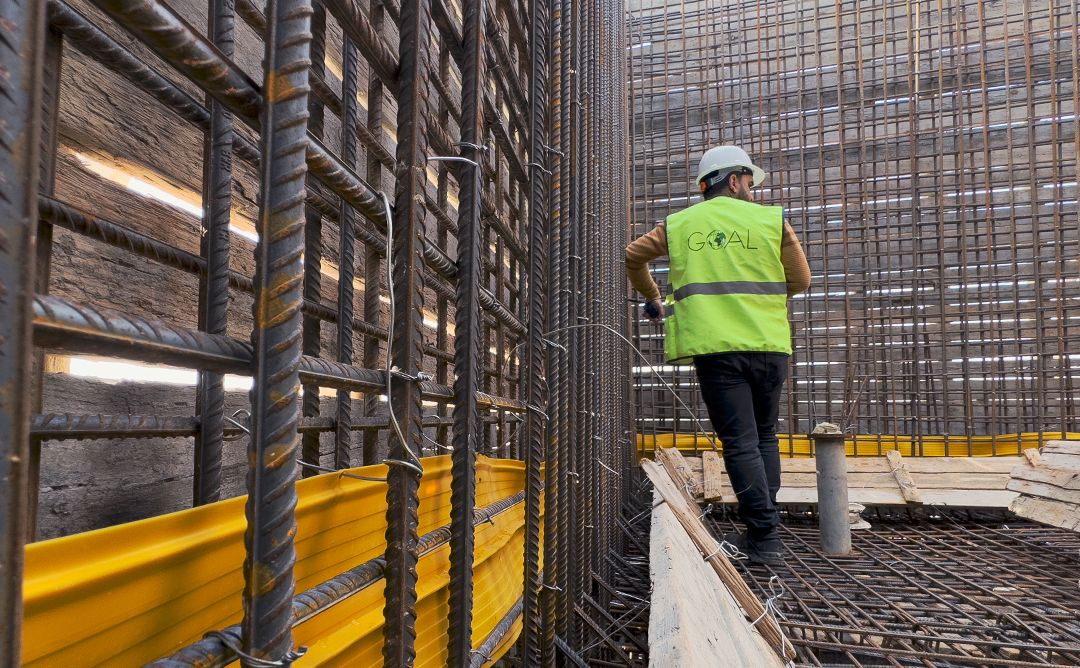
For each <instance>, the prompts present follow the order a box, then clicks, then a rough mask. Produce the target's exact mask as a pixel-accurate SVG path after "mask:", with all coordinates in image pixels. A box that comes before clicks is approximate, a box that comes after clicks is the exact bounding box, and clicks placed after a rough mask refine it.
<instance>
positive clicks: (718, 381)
mask: <svg viewBox="0 0 1080 668" xmlns="http://www.w3.org/2000/svg"><path fill="white" fill-rule="evenodd" d="M788 359H789V357H788V355H786V354H784V353H718V354H715V355H703V356H701V357H695V358H694V366H695V368H696V369H697V376H698V382H699V383H700V384H701V394H702V397H703V398H704V399H705V405H706V406H707V407H708V409H709V419H710V420H711V421H712V425H713V431H715V432H716V435H717V436H718V437H719V438H720V441H721V442H722V443H723V446H724V465H725V466H726V468H727V473H728V479H729V480H730V481H731V486H732V488H733V489H734V491H735V495H736V496H737V497H738V499H739V517H740V518H742V521H743V522H744V523H745V524H746V530H747V533H748V534H749V535H750V537H751V538H753V539H754V540H764V539H767V538H771V537H772V536H773V535H774V534H775V532H776V527H777V526H778V525H779V524H780V517H779V516H778V515H777V512H776V492H777V491H778V490H779V489H780V447H779V446H780V441H779V439H777V437H776V421H777V418H778V417H779V414H780V392H781V390H782V389H783V388H784V381H785V380H787V375H788Z"/></svg>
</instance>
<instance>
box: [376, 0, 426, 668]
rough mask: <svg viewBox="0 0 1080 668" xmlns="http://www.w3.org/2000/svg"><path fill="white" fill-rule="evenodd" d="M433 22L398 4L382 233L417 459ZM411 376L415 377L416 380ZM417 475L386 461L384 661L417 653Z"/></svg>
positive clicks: (407, 457)
mask: <svg viewBox="0 0 1080 668" xmlns="http://www.w3.org/2000/svg"><path fill="white" fill-rule="evenodd" d="M430 25H431V15H430V4H429V2H428V0H405V1H404V2H402V3H401V18H400V21H399V30H398V32H399V34H400V42H399V45H398V58H399V63H400V65H399V70H398V80H397V82H396V83H397V90H398V113H397V133H398V144H397V163H396V169H395V176H396V177H397V184H396V187H395V190H394V212H393V218H394V220H395V222H396V225H393V227H394V233H393V235H390V236H392V237H393V238H392V239H388V240H387V262H389V263H390V266H391V271H392V276H393V283H394V284H393V286H392V289H391V291H390V292H391V294H390V299H391V300H392V301H393V309H394V314H395V317H394V318H391V320H395V322H391V323H390V326H389V330H390V337H391V339H390V347H389V353H388V354H389V356H390V361H391V363H392V366H393V367H395V368H396V369H397V373H399V374H400V377H399V378H398V379H396V381H395V379H394V376H395V375H396V374H395V372H394V371H391V372H390V373H389V374H388V377H387V383H388V384H390V385H391V387H390V388H389V392H388V393H387V394H388V397H387V398H388V400H389V402H390V406H389V408H390V414H391V420H392V421H393V422H394V425H395V426H394V429H392V430H391V433H390V457H391V459H393V460H397V461H398V462H415V461H416V457H417V456H418V454H419V453H420V452H421V445H420V439H421V438H422V436H423V425H422V424H421V421H420V420H421V399H420V383H419V382H417V380H419V373H420V370H421V366H420V365H421V361H422V359H423V344H424V331H423V321H422V310H423V307H424V294H423V283H424V280H423V272H421V267H423V266H424V264H423V262H424V256H423V244H422V243H421V240H422V239H423V235H424V208H423V204H422V202H423V198H424V184H425V182H426V180H427V177H426V173H425V170H426V159H427V138H426V136H425V133H424V125H425V119H426V116H427V108H428V106H427V94H426V93H427V71H426V70H427V67H426V66H427V59H428V45H429V39H428V31H429V29H430ZM414 379H416V380H414ZM419 489H420V476H419V475H418V474H417V473H416V472H415V471H413V470H412V467H411V466H408V465H403V464H397V465H393V466H391V467H390V471H389V473H388V475H387V491H386V504H387V507H386V606H385V608H384V609H383V619H384V625H383V636H384V638H385V642H384V644H383V660H384V661H385V662H386V664H387V665H390V666H411V665H412V664H413V661H414V660H415V658H416V649H415V644H416V562H417V558H418V555H417V547H416V541H417V535H416V532H417V523H418V518H417V508H418V506H419V503H420V498H419Z"/></svg>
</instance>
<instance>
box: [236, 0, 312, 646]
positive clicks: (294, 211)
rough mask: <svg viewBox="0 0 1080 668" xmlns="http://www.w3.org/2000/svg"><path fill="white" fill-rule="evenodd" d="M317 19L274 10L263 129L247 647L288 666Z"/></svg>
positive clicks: (296, 8)
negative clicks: (313, 34) (309, 128)
mask: <svg viewBox="0 0 1080 668" xmlns="http://www.w3.org/2000/svg"><path fill="white" fill-rule="evenodd" d="M312 12H313V10H312V6H311V2H310V0H270V2H269V3H268V5H267V19H268V22H269V25H268V28H267V35H266V59H265V63H266V84H265V90H266V91H267V94H268V95H267V101H266V104H264V105H262V110H261V112H262V117H261V122H260V125H261V127H262V128H263V133H262V136H261V142H260V149H261V150H260V152H261V153H262V156H263V160H262V163H261V165H260V167H261V170H260V172H261V173H260V175H259V185H260V191H261V193H262V203H261V206H260V208H259V221H258V225H257V229H258V232H259V238H260V239H261V242H260V243H259V245H258V247H257V249H256V259H257V262H256V270H255V299H254V301H253V303H252V316H253V319H254V329H253V332H252V337H251V339H252V357H251V359H252V371H253V376H254V382H253V384H252V390H251V438H250V439H249V442H248V461H249V462H251V464H250V466H249V468H248V476H247V487H248V496H247V502H246V504H245V515H246V516H247V519H248V527H247V530H246V531H245V532H244V547H245V550H246V552H247V559H246V560H245V561H244V591H243V603H244V619H243V621H242V622H241V641H242V646H243V649H244V652H245V653H246V654H249V655H252V656H256V657H258V658H265V659H270V660H275V661H278V660H283V659H284V660H287V658H286V657H288V656H290V655H291V653H292V652H293V647H292V632H291V630H290V626H289V615H290V609H289V606H290V604H291V601H292V595H293V587H294V582H293V564H294V562H295V561H296V547H295V544H294V540H293V537H294V536H295V534H296V503H297V496H296V478H295V472H296V450H297V446H298V442H297V441H298V438H297V431H296V425H297V423H298V422H299V420H300V413H299V406H298V397H297V395H298V393H299V389H300V388H299V384H300V357H301V354H302V351H301V315H300V304H301V301H302V299H303V296H302V292H301V283H302V278H303V260H302V259H301V256H302V254H303V252H304V234H303V225H304V176H305V172H306V169H307V164H306V162H305V159H304V149H305V138H306V136H307V122H308V106H307V105H308V92H309V88H308V84H307V77H308V67H309V64H310V63H309V59H310V48H311V32H310V31H311V15H312ZM241 664H242V665H245V664H247V661H246V660H242V661H241Z"/></svg>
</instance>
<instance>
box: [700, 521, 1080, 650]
mask: <svg viewBox="0 0 1080 668" xmlns="http://www.w3.org/2000/svg"><path fill="white" fill-rule="evenodd" d="M869 519H870V523H871V525H872V526H871V529H869V530H860V531H854V532H853V533H852V547H853V551H852V555H851V556H848V557H828V556H826V555H825V554H824V553H822V551H821V550H820V548H819V537H818V530H817V527H816V523H815V522H814V521H813V520H812V519H806V518H796V517H794V516H789V518H788V519H787V520H786V521H785V524H784V525H783V527H782V535H783V539H784V543H785V549H786V553H787V554H786V556H787V566H786V567H781V568H776V569H770V568H766V567H762V566H749V567H747V566H745V565H740V570H741V572H742V574H743V576H744V578H746V579H747V581H748V583H749V584H750V585H751V587H752V588H754V590H755V592H756V593H757V594H758V596H760V597H761V598H762V599H763V600H764V599H766V598H768V597H770V596H773V595H775V593H776V591H777V589H776V588H775V586H774V588H773V589H770V585H769V580H770V578H771V577H773V576H774V575H775V576H778V577H779V578H780V580H781V582H782V585H783V590H784V594H783V596H781V597H780V598H778V599H776V601H775V603H776V605H777V608H778V610H779V614H778V617H779V622H780V625H781V627H782V628H783V629H784V631H785V633H786V634H787V635H788V637H789V638H790V639H791V641H792V643H793V644H794V645H795V647H796V650H797V652H798V661H799V663H800V665H812V666H822V665H855V666H876V665H891V666H969V665H970V666H990V665H998V666H1032V665H1046V664H1054V665H1072V664H1075V663H1077V662H1078V661H1080V624H1078V623H1077V611H1078V610H1080V595H1078V594H1077V591H1076V582H1075V575H1076V568H1077V562H1078V561H1080V538H1078V537H1077V534H1075V533H1073V532H1069V531H1064V530H1061V529H1055V528H1051V527H1046V526H1042V525H1037V524H1033V523H1030V522H1025V521H1023V520H1019V519H1018V518H1016V517H1015V516H1011V515H1009V514H1008V513H1004V512H1000V511H999V512H996V513H989V512H982V513H963V512H957V511H952V510H948V511H938V510H936V509H935V510H929V511H927V512H926V513H924V514H923V515H921V516H913V515H911V514H910V513H908V512H904V511H895V510H894V511H886V510H881V511H880V512H877V514H876V515H874V516H870V517H869ZM709 525H710V530H711V531H712V532H713V533H714V535H716V536H722V535H723V534H724V532H726V531H730V530H732V529H734V527H735V524H734V523H733V522H732V521H729V520H726V519H720V518H710V522H709ZM740 563H744V562H740Z"/></svg>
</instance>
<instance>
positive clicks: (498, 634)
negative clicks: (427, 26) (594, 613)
mask: <svg viewBox="0 0 1080 668" xmlns="http://www.w3.org/2000/svg"><path fill="white" fill-rule="evenodd" d="M466 32H468V30H467V29H466ZM522 605H523V603H522V599H520V598H519V599H518V600H517V602H516V603H514V605H512V606H511V607H510V609H509V610H508V611H507V612H506V614H505V615H503V618H502V619H500V620H499V623H498V624H496V625H495V628H493V629H491V633H489V634H488V636H487V638H484V642H482V643H480V646H479V647H477V648H476V650H475V651H474V652H473V655H472V660H471V661H470V662H469V664H468V665H469V666H470V668H480V667H481V666H483V665H485V664H487V663H489V662H490V661H491V656H492V654H494V653H495V648H496V647H498V646H499V643H501V642H502V640H503V638H505V637H506V634H507V633H509V632H510V629H512V628H513V627H514V624H516V623H517V620H518V619H520V618H521V608H522Z"/></svg>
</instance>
